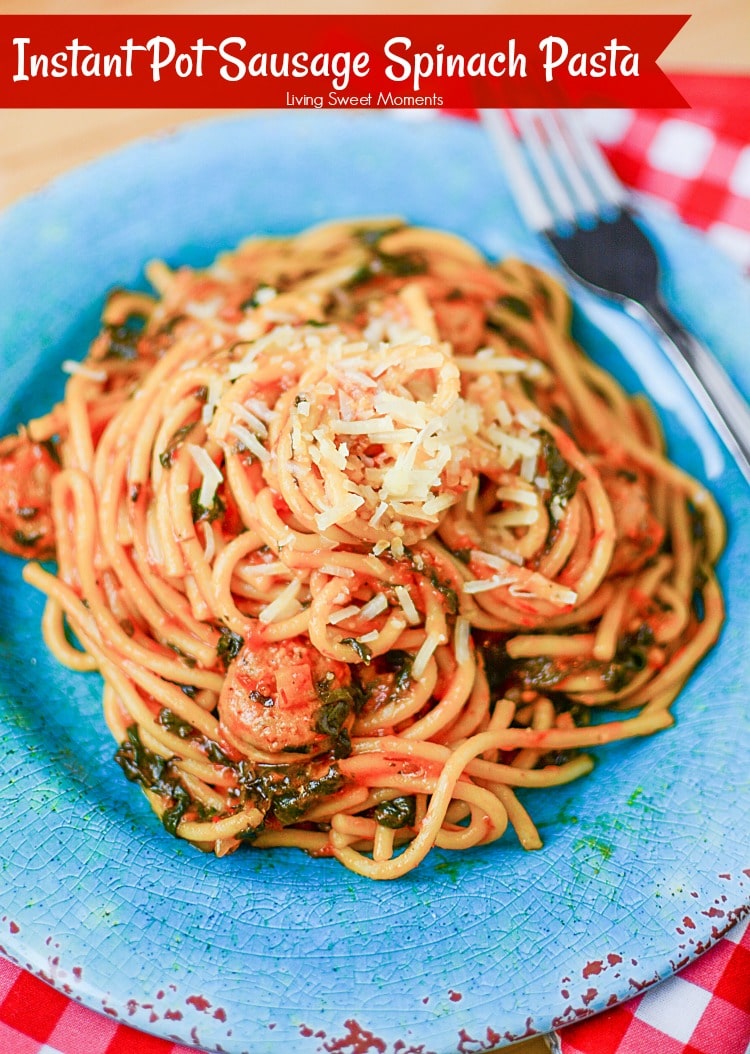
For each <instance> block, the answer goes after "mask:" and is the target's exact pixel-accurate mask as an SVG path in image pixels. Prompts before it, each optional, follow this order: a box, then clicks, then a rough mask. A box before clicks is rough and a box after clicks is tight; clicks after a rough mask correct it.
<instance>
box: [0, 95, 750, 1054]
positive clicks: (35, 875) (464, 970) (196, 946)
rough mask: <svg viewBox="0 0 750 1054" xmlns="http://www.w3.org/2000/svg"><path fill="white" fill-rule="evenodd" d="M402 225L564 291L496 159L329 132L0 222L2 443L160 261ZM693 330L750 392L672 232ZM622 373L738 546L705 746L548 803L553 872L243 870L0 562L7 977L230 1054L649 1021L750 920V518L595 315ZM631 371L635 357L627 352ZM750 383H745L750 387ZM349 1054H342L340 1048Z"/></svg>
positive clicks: (301, 130) (251, 860) (694, 684)
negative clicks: (733, 926) (590, 1017)
mask: <svg viewBox="0 0 750 1054" xmlns="http://www.w3.org/2000/svg"><path fill="white" fill-rule="evenodd" d="M394 212H395V213H401V214H402V215H404V216H406V217H408V218H409V219H410V220H412V221H414V222H416V223H426V224H435V225H439V226H441V227H446V228H448V229H452V230H455V231H458V232H460V233H461V234H464V235H466V236H467V237H469V238H471V239H472V240H473V241H475V242H476V243H477V244H478V245H480V246H481V247H482V248H483V249H485V250H486V251H487V252H489V253H490V254H493V255H503V254H507V253H517V254H521V255H523V256H526V257H528V258H531V259H533V260H536V261H538V262H542V263H545V262H546V263H547V264H548V265H549V264H550V263H551V261H550V260H548V259H547V258H546V257H545V255H544V253H543V251H542V250H541V249H540V247H539V246H538V245H537V244H536V242H535V241H534V240H533V239H532V238H531V237H530V236H529V235H528V234H526V233H525V231H524V229H523V227H522V225H521V223H520V221H519V219H518V217H517V215H516V212H515V209H514V207H513V205H512V203H511V200H510V197H509V195H508V192H507V190H506V189H505V188H504V186H503V180H502V178H501V175H500V173H499V171H498V167H497V164H496V162H495V160H494V158H493V155H492V152H491V150H490V148H489V146H488V145H487V143H486V142H485V139H484V137H483V135H482V133H481V131H480V130H479V129H478V128H476V127H473V126H471V125H469V124H466V123H461V122H458V121H452V120H435V121H430V122H425V123H420V124H415V123H409V124H406V123H403V122H398V121H396V120H393V119H392V118H383V117H379V116H366V117H359V118H347V117H343V116H339V115H329V114H325V113H313V114H297V115H295V114H289V115H276V116H270V117H260V118H250V119H247V118H239V119H231V120H228V121H219V122H215V123H209V124H205V125H197V126H193V127H189V128H186V129H184V130H183V131H180V132H178V133H177V134H175V135H171V136H166V137H163V138H159V139H155V140H151V141H147V142H140V143H136V144H134V145H133V146H130V147H127V148H126V149H124V150H122V151H120V152H119V153H116V154H113V155H111V156H108V157H106V158H104V159H103V160H101V161H98V162H96V163H95V164H92V165H89V166H87V167H85V168H82V169H80V170H78V171H75V172H72V173H70V174H69V175H67V176H65V177H64V178H63V179H61V180H59V181H58V182H56V183H54V184H53V185H52V186H50V187H48V188H47V189H45V190H43V191H42V192H40V193H38V194H36V195H34V196H33V197H30V198H28V199H26V200H24V201H22V202H21V203H19V204H18V205H16V206H15V207H14V208H12V209H11V210H10V211H9V212H7V213H6V214H5V215H4V216H3V217H2V219H1V220H0V290H2V303H1V304H0V356H1V360H0V361H1V362H2V370H3V374H2V376H3V391H2V399H3V403H4V413H3V418H2V430H3V432H5V431H9V430H11V429H13V428H15V426H16V425H17V423H18V422H19V421H23V420H25V419H27V418H28V417H29V416H31V415H33V414H35V413H39V412H41V411H42V410H44V409H45V408H46V407H48V406H49V405H50V403H51V402H52V401H53V400H54V399H55V398H57V397H59V396H60V394H61V392H62V388H63V376H62V374H61V373H60V369H59V366H60V363H61V362H62V360H63V359H65V358H68V357H73V358H77V357H80V356H82V355H83V354H84V351H85V349H86V346H87V344H88V342H89V340H90V339H91V338H92V337H93V335H94V333H95V332H96V328H97V318H98V315H99V312H100V309H101V306H102V300H103V294H104V293H105V291H106V290H107V289H108V288H109V287H111V286H112V285H115V284H126V285H129V284H141V283H142V278H141V274H142V267H143V264H144V262H145V261H146V260H148V259H149V258H150V257H153V256H162V257H165V258H166V259H167V260H168V261H170V262H172V263H176V262H178V261H187V262H189V263H192V264H206V263H208V262H209V261H210V260H211V258H212V257H213V255H214V253H215V252H216V251H217V250H219V249H221V248H223V247H227V246H231V245H233V244H234V243H236V242H237V241H238V240H239V239H241V238H242V237H243V236H244V235H247V234H249V233H251V232H263V231H270V232H274V233H276V232H292V231H296V230H297V229H299V228H301V227H304V226H306V225H307V224H309V223H311V222H315V221H318V220H323V219H325V218H327V217H335V216H349V215H357V214H363V213H391V214H392V213H394ZM648 226H649V227H650V228H651V229H652V231H653V232H654V234H655V236H656V238H657V240H658V242H659V244H660V246H661V248H662V251H663V255H664V259H665V261H666V272H667V286H668V293H669V298H670V300H671V302H672V303H673V305H674V308H675V310H676V311H677V312H678V314H680V315H681V316H682V318H683V320H684V321H685V322H686V323H687V324H688V325H689V326H691V327H693V328H694V330H695V331H696V333H697V334H698V335H699V336H701V337H702V338H703V339H704V340H705V341H706V342H707V343H708V344H709V345H710V346H711V347H712V348H713V349H714V350H715V352H716V354H717V355H719V356H720V357H721V358H722V359H723V361H724V362H725V363H726V364H727V366H728V367H729V369H730V370H731V371H732V372H733V373H734V375H735V377H736V378H737V380H738V381H739V382H740V383H741V384H744V385H745V386H746V388H745V390H746V391H747V390H748V387H750V385H749V383H748V382H749V381H750V368H749V367H748V358H747V354H748V353H747V334H748V333H750V297H749V296H748V290H747V288H746V287H745V286H744V284H743V281H742V279H741V278H740V277H739V276H738V275H737V274H736V272H735V271H734V269H733V267H732V266H731V264H729V263H728V262H727V261H726V260H725V259H723V258H722V257H720V256H719V255H718V254H717V253H715V252H714V251H713V250H712V249H710V248H709V247H708V246H707V245H706V244H705V242H703V241H702V240H701V239H699V238H698V237H697V236H696V235H694V234H692V233H690V232H689V231H687V230H685V229H684V228H682V227H680V226H678V225H677V224H676V223H675V222H673V221H672V220H669V219H666V218H663V217H661V218H660V217H658V216H657V215H655V214H651V213H648ZM576 302H577V315H576V327H577V332H578V336H579V338H580V339H581V340H583V342H584V344H585V345H586V347H587V348H588V349H589V351H590V352H591V354H593V355H594V356H595V357H596V358H597V359H598V360H599V361H601V362H603V363H604V364H605V365H606V366H607V367H608V368H609V369H611V370H612V371H613V373H615V374H616V376H617V377H619V378H620V379H621V380H622V381H623V382H624V383H625V385H626V386H627V387H628V388H630V389H633V390H646V391H648V392H649V394H650V395H651V396H652V398H653V399H654V400H655V402H656V403H657V404H658V406H659V408H660V411H661V414H662V418H663V420H664V423H665V426H666V432H667V436H668V440H669V444H670V449H671V451H672V453H673V456H674V457H675V458H676V460H677V461H678V462H679V463H680V464H682V465H684V466H685V467H686V468H688V469H689V470H690V471H692V472H694V473H696V474H697V475H698V476H700V477H702V478H704V479H706V480H707V482H708V483H709V484H710V486H711V487H712V488H713V489H714V490H715V491H716V493H717V494H718V496H719V499H720V501H721V504H722V506H723V508H724V510H725V512H726V514H727V517H728V520H729V531H730V533H729V538H730V540H729V545H728V547H727V550H726V553H725V555H724V557H723V559H722V562H721V567H720V574H721V579H722V583H723V586H724V589H725V590H726V595H727V601H728V609H729V616H728V622H727V626H726V629H725V631H724V633H723V636H722V638H721V641H720V644H719V645H718V647H717V648H716V649H715V650H714V651H713V652H712V653H711V655H710V656H709V657H708V659H707V660H706V661H705V662H703V664H702V665H701V667H700V669H699V670H698V671H697V672H696V673H695V675H694V676H693V677H692V678H691V680H690V682H689V684H688V686H687V688H686V689H685V691H684V692H683V693H682V695H681V697H680V699H679V701H678V703H677V706H676V713H677V716H678V724H677V727H676V728H675V729H673V730H671V731H669V732H666V733H662V734H660V735H658V736H656V737H654V738H652V739H649V740H646V741H643V742H629V743H625V744H622V745H616V746H612V747H610V748H608V749H602V750H600V751H599V752H598V756H599V764H598V767H597V770H596V772H595V773H594V775H593V776H592V777H591V778H589V779H588V780H584V781H583V782H581V783H578V784H573V785H571V786H568V787H562V788H560V789H558V790H553V791H544V792H537V793H528V794H527V795H526V796H525V800H526V803H527V805H528V807H529V808H530V810H531V812H532V814H533V815H534V816H535V817H536V818H537V820H538V822H539V824H540V827H541V831H542V834H543V836H544V839H545V842H546V845H545V848H544V850H543V851H541V852H537V853H524V852H523V851H522V850H520V849H519V848H518V846H517V845H516V844H515V843H514V840H513V839H512V838H511V837H508V838H506V839H504V840H503V841H502V842H501V843H499V844H496V845H494V846H491V847H486V848H481V849H476V850H471V851H468V852H465V853H461V854H450V853H448V852H440V851H436V852H434V853H432V854H431V855H430V857H429V858H428V860H427V861H426V862H425V863H424V864H422V865H421V866H420V868H419V869H418V871H417V872H416V873H413V874H411V875H409V876H408V877H406V878H404V879H402V880H400V881H398V882H396V883H374V882H370V881H368V880H366V879H361V878H358V877H356V876H354V875H352V874H349V873H348V872H347V871H345V870H344V869H343V868H341V867H340V866H339V865H338V864H337V863H336V862H335V861H325V860H318V861H314V860H311V859H309V858H308V857H306V856H303V855H302V854H298V853H296V852H292V851H283V852H282V851H275V852H272V853H264V852H241V853H237V854H235V855H234V856H231V857H228V858H225V859H223V860H216V859H214V858H213V857H207V856H203V855H202V854H200V853H199V852H197V851H195V850H193V849H191V848H190V847H188V846H185V845H183V844H181V843H180V842H178V841H177V840H175V839H171V838H169V837H168V836H167V835H166V834H165V833H164V831H163V830H162V829H161V827H160V825H159V823H158V821H157V820H156V819H155V817H154V816H153V814H152V813H151V811H150V809H149V808H148V806H147V804H146V802H145V800H144V799H143V798H142V797H141V795H140V794H139V793H138V792H137V791H136V790H135V788H134V787H132V786H131V785H130V784H128V783H127V782H126V781H125V780H124V779H122V777H121V775H120V773H119V772H118V770H117V769H116V767H115V766H114V764H113V762H112V760H111V756H112V753H113V744H112V742H111V740H110V737H109V734H108V733H107V730H106V728H105V725H104V721H103V720H102V716H101V713H100V703H99V694H100V682H99V679H98V677H97V676H94V675H74V674H71V673H69V672H67V671H64V670H61V669H60V668H59V667H58V666H57V665H56V664H55V662H54V661H53V660H52V659H51V658H50V657H49V656H48V654H47V652H46V650H45V648H44V645H43V643H42V640H41V636H40V631H39V618H40V615H41V610H42V603H41V599H40V597H39V596H38V595H37V594H36V593H35V592H34V591H33V590H32V589H30V588H27V587H25V586H24V585H23V584H22V582H21V578H20V563H19V562H17V561H15V560H12V559H10V558H4V559H2V561H1V562H0V575H1V582H2V597H3V603H2V605H1V610H0V634H1V640H0V660H1V662H0V688H1V690H2V700H1V704H0V705H1V708H2V723H3V732H2V749H1V750H0V766H1V767H2V779H0V862H1V864H2V886H3V894H2V908H1V909H0V910H2V913H3V914H2V915H1V916H0V919H1V922H0V942H1V943H2V949H0V950H2V951H3V952H4V953H5V954H6V955H9V956H10V957H12V958H13V959H15V960H16V961H17V962H19V963H20V964H21V965H23V966H26V967H27V968H28V969H31V970H32V971H34V972H36V973H37V974H39V975H41V976H43V977H44V978H45V979H46V980H49V981H51V982H52V983H53V984H55V985H57V986H58V987H59V988H61V989H62V990H63V991H65V992H67V993H68V994H69V995H72V996H73V997H74V998H75V999H79V1000H81V1001H82V1002H84V1003H86V1004H88V1005H89V1006H91V1007H93V1008H94V1009H96V1010H100V1011H105V1012H106V1013H108V1014H110V1015H112V1016H113V1017H117V1018H119V1019H122V1020H125V1021H127V1022H129V1023H130V1024H132V1025H134V1026H136V1027H138V1028H141V1029H145V1030H147V1031H151V1032H154V1033H157V1034H158V1035H162V1036H168V1037H172V1038H174V1039H178V1040H181V1041H183V1042H187V1043H194V1044H199V1045H202V1046H204V1047H207V1048H210V1049H216V1050H219V1049H221V1050H224V1051H237V1052H239V1051H245V1050H252V1052H253V1054H271V1052H274V1054H277V1052H282V1051H284V1052H286V1051H288V1050H290V1049H293V1050H295V1051H300V1052H302V1054H304V1052H306V1051H310V1052H311V1054H312V1052H315V1051H322V1050H323V1049H324V1047H325V1049H328V1050H331V1049H347V1050H349V1049H351V1050H353V1051H356V1052H357V1054H369V1052H375V1051H377V1052H379V1054H383V1052H389V1054H398V1052H401V1054H405V1052H407V1051H409V1050H412V1051H417V1050H418V1051H420V1052H422V1054H427V1052H429V1051H432V1052H437V1054H449V1052H453V1051H457V1050H459V1049H460V1050H461V1051H469V1050H470V1051H478V1050H482V1049H488V1048H489V1047H490V1046H492V1045H495V1044H499V1043H503V1042H507V1041H510V1040H512V1039H515V1038H518V1037H520V1036H524V1035H527V1034H530V1033H531V1032H533V1031H545V1030H547V1029H549V1028H550V1027H551V1026H552V1025H561V1024H565V1023H567V1022H569V1021H572V1020H575V1019H577V1018H578V1017H580V1016H582V1015H585V1014H587V1013H592V1012H594V1011H597V1010H601V1009H603V1008H604V1007H606V1006H609V1005H610V1004H612V1003H614V1002H616V1001H618V1000H621V999H626V998H627V997H628V996H630V995H632V994H634V993H635V992H636V991H639V990H640V989H641V988H642V987H643V986H644V985H648V984H650V983H652V982H654V981H656V980H658V979H659V978H663V977H666V976H667V975H669V974H670V973H672V972H673V971H674V970H676V969H678V968H679V967H680V966H681V965H682V964H684V963H685V962H686V961H687V960H688V959H689V958H691V957H692V956H694V955H696V954H697V953H699V952H700V951H702V950H703V949H705V948H706V947H707V945H708V944H709V943H710V942H711V941H712V940H714V939H715V938H716V937H718V935H719V934H720V933H721V932H722V931H723V930H724V929H725V928H726V927H727V926H728V925H729V924H730V923H731V922H732V921H733V920H734V919H736V918H737V917H738V915H739V914H740V913H741V912H742V910H743V907H744V906H746V905H747V904H748V902H750V776H749V774H750V766H748V763H747V759H748V756H750V707H749V706H748V702H747V701H748V698H749V697H750V666H749V661H748V654H749V653H750V648H749V647H748V645H749V644H750V639H749V638H750V634H749V632H748V627H749V626H750V589H749V586H748V581H749V578H748V570H747V569H748V567H750V498H749V492H748V488H747V486H746V485H745V483H744V482H743V480H742V478H741V476H740V474H739V472H738V471H737V469H736V468H735V467H734V466H733V464H732V463H731V462H730V461H729V459H728V458H727V457H726V455H725V453H724V451H723V449H722V447H721V444H720V443H719V441H718V440H717V438H716V436H715V435H714V433H713V432H712V431H711V429H710V427H709V426H708V424H707V422H706V421H705V419H704V418H703V416H702V414H701V412H700V410H699V409H698V407H697V405H696V404H695V403H694V402H693V400H692V398H691V397H690V395H689V394H688V392H687V391H686V389H685V388H684V386H683V384H682V382H681V381H680V379H679V378H678V376H677V374H676V373H675V372H674V371H673V370H672V368H671V367H670V366H669V364H668V363H667V362H666V361H665V359H664V358H663V357H662V354H661V352H660V351H659V350H658V348H657V347H656V345H655V344H654V343H653V342H652V340H651V339H650V338H649V337H646V336H644V335H643V334H642V333H641V332H640V330H638V328H637V327H636V326H635V324H634V323H631V322H630V321H629V320H628V319H626V318H624V316H622V315H621V314H620V313H619V312H618V311H617V310H615V309H610V308H602V307H601V305H599V304H597V303H596V302H595V301H594V300H593V299H592V298H591V297H589V296H587V295H576ZM616 345H618V346H619V347H621V348H624V349H625V351H624V353H623V352H621V351H619V350H617V347H616ZM743 356H744V358H743ZM326 1045H327V1046H326Z"/></svg>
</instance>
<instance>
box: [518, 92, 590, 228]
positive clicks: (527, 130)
mask: <svg viewBox="0 0 750 1054" xmlns="http://www.w3.org/2000/svg"><path fill="white" fill-rule="evenodd" d="M540 113H541V111H539V110H514V111H513V118H514V120H515V122H516V124H517V125H518V131H519V133H520V135H521V140H522V142H523V143H525V145H526V148H527V150H528V151H529V155H530V157H531V160H532V161H533V163H534V167H535V169H536V172H537V176H538V178H539V180H540V182H541V184H542V187H543V188H544V190H545V191H546V193H547V195H548V197H549V199H550V201H551V202H552V206H553V208H554V209H555V210H556V212H557V215H558V217H560V218H562V219H563V220H566V221H567V222H568V223H575V219H576V210H575V208H574V205H573V202H572V200H571V197H570V193H569V191H568V189H567V187H566V186H565V184H564V183H563V181H562V180H561V179H560V173H559V172H558V170H557V168H556V167H555V162H554V160H553V158H552V154H551V152H550V149H549V144H547V143H545V142H544V140H543V139H542V135H541V132H540V127H541V118H540Z"/></svg>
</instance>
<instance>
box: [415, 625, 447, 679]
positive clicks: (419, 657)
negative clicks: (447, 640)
mask: <svg viewBox="0 0 750 1054" xmlns="http://www.w3.org/2000/svg"><path fill="white" fill-rule="evenodd" d="M442 643H443V638H442V636H441V635H440V634H439V633H428V634H427V636H426V637H425V639H424V642H423V643H422V646H421V647H420V649H419V651H418V652H417V654H416V655H415V656H414V662H413V664H412V668H411V675H412V677H413V678H414V680H419V678H420V677H421V676H422V674H423V673H424V671H425V670H426V669H427V663H428V662H429V661H430V659H431V658H432V653H433V652H434V651H435V649H436V648H437V646H438V645H439V644H442Z"/></svg>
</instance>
